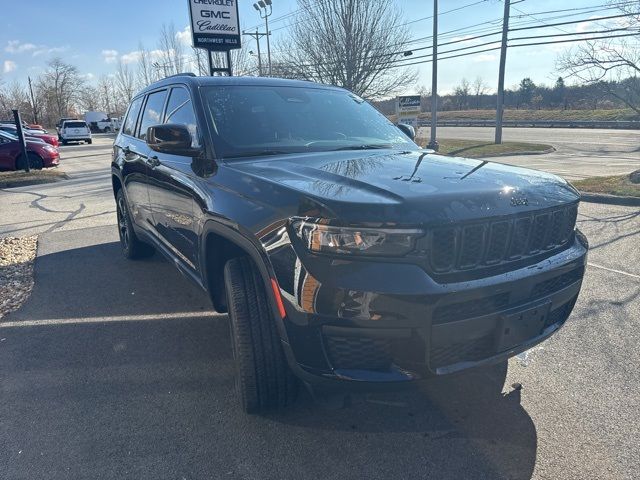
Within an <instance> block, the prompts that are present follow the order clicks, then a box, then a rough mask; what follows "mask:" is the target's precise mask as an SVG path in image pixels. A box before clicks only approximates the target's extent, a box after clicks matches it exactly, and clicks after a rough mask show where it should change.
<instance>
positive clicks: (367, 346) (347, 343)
mask: <svg viewBox="0 0 640 480" xmlns="http://www.w3.org/2000/svg"><path fill="white" fill-rule="evenodd" d="M325 339H326V342H325V344H326V346H327V350H328V353H329V358H330V359H331V363H332V365H333V368H343V369H352V370H382V371H384V370H388V369H389V367H390V366H391V361H392V358H391V357H392V355H391V341H390V340H388V339H385V338H365V337H339V336H333V335H331V336H326V337H325Z"/></svg>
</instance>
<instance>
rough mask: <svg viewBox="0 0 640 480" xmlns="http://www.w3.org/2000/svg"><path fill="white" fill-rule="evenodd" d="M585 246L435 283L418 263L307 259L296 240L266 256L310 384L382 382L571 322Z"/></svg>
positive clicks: (294, 352) (494, 357) (448, 365)
mask: <svg viewBox="0 0 640 480" xmlns="http://www.w3.org/2000/svg"><path fill="white" fill-rule="evenodd" d="M587 248H588V247H587V245H586V242H585V241H582V240H581V239H580V238H579V237H578V236H576V238H575V239H574V241H573V243H572V244H571V246H570V247H569V248H567V249H565V250H563V251H562V252H560V253H557V254H555V255H553V256H551V257H549V258H546V259H544V260H543V261H540V262H539V263H536V264H533V265H529V266H527V267H524V268H520V269H517V270H513V271H510V272H506V273H501V274H498V275H494V276H489V277H485V278H480V279H474V280H468V281H458V282H455V283H437V282H436V281H435V280H434V279H433V278H431V277H430V276H429V275H428V274H427V273H426V272H425V270H424V269H422V268H421V267H420V266H418V265H413V264H407V263H402V264H400V263H385V262H368V261H353V260H342V259H335V258H333V259H329V258H326V257H325V258H317V257H315V258H309V257H308V256H307V257H303V258H302V259H301V258H300V257H298V255H297V254H296V252H295V250H294V248H293V247H292V246H291V245H290V244H289V245H286V246H281V247H279V248H277V249H274V250H272V251H270V252H269V256H270V259H271V262H272V265H273V267H274V271H275V273H276V277H277V280H278V283H279V285H280V291H281V294H282V297H283V301H284V304H285V309H286V312H287V315H286V318H284V319H283V320H282V325H281V327H282V329H283V330H282V331H283V332H284V333H285V334H284V335H283V345H284V348H285V352H286V354H287V357H288V360H289V364H290V366H291V367H292V369H293V371H294V373H296V374H297V375H298V376H299V377H301V378H303V379H304V380H306V381H308V382H311V383H318V382H320V383H322V382H325V383H329V384H332V383H334V384H335V383H336V381H338V382H339V381H343V382H344V381H352V382H357V383H363V382H364V383H368V384H371V383H378V384H379V383H398V382H400V383H403V382H409V381H413V380H419V379H424V378H428V377H433V376H438V375H444V374H448V373H453V372H456V371H460V370H463V369H466V368H470V367H476V366H482V365H487V364H491V363H497V362H500V361H503V360H505V359H507V358H509V357H511V356H513V355H516V354H518V353H520V352H522V351H525V350H527V349H529V348H531V347H532V346H534V345H536V344H537V343H540V342H541V341H543V340H545V339H546V338H548V337H549V336H551V335H552V334H553V333H554V332H555V331H557V330H558V329H559V328H560V327H561V326H562V325H563V324H564V322H565V321H566V320H567V318H568V316H569V314H570V313H571V310H572V309H573V306H574V304H575V302H576V300H577V297H578V294H579V292H580V288H581V285H582V278H583V275H584V271H585V266H586V259H587ZM302 255H304V254H302ZM307 269H308V270H307ZM311 272H313V273H311Z"/></svg>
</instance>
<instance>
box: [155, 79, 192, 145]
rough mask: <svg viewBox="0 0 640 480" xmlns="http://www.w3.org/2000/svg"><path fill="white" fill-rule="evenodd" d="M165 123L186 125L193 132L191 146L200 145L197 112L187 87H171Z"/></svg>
mask: <svg viewBox="0 0 640 480" xmlns="http://www.w3.org/2000/svg"><path fill="white" fill-rule="evenodd" d="M164 123H176V124H178V125H185V126H186V127H187V129H188V130H189V132H190V133H191V146H192V147H194V148H198V147H199V146H200V141H199V138H198V125H197V122H196V114H195V111H194V110H193V104H192V103H191V98H190V97H189V92H188V91H187V90H186V89H184V88H182V87H174V88H172V89H171V94H170V95H169V101H168V102H167V109H166V113H165V118H164Z"/></svg>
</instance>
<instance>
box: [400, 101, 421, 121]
mask: <svg viewBox="0 0 640 480" xmlns="http://www.w3.org/2000/svg"><path fill="white" fill-rule="evenodd" d="M421 100H422V97H421V96H420V95H407V96H404V97H398V98H397V100H396V115H397V116H398V121H399V122H401V123H407V124H409V125H413V126H414V127H415V126H417V125H418V114H419V113H420V109H421V105H420V103H421Z"/></svg>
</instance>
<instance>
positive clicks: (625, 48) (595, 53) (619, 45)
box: [556, 0, 640, 114]
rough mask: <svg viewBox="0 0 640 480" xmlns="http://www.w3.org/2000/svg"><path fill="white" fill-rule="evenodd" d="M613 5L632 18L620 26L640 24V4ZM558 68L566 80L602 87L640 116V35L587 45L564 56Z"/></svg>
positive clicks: (619, 3) (623, 3)
mask: <svg viewBox="0 0 640 480" xmlns="http://www.w3.org/2000/svg"><path fill="white" fill-rule="evenodd" d="M609 4H610V5H612V6H615V7H617V8H618V9H619V10H620V11H621V12H622V13H625V14H627V15H628V16H627V17H624V18H623V20H622V21H621V22H619V23H621V24H623V25H622V26H627V27H633V26H637V25H638V24H639V23H640V13H638V12H640V0H637V1H632V2H629V1H627V2H621V1H620V0H616V1H610V2H609ZM618 20H619V19H618ZM556 68H557V69H558V70H560V71H562V72H565V73H566V75H565V78H574V79H577V80H579V81H581V82H583V83H586V84H590V85H599V86H601V87H602V90H603V91H604V92H605V93H607V94H608V95H610V96H612V97H614V98H616V99H618V100H620V101H621V102H623V103H624V104H625V105H627V106H628V107H629V108H631V109H633V110H634V111H635V112H636V113H638V114H640V80H639V79H638V77H639V76H640V34H638V35H634V36H631V37H623V38H608V39H604V40H590V41H587V42H584V43H583V44H581V45H580V46H577V47H575V48H572V49H571V50H568V51H567V52H566V53H564V54H562V55H560V56H559V57H558V59H557V61H556ZM605 80H618V82H611V81H605ZM620 84H622V88H620Z"/></svg>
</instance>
